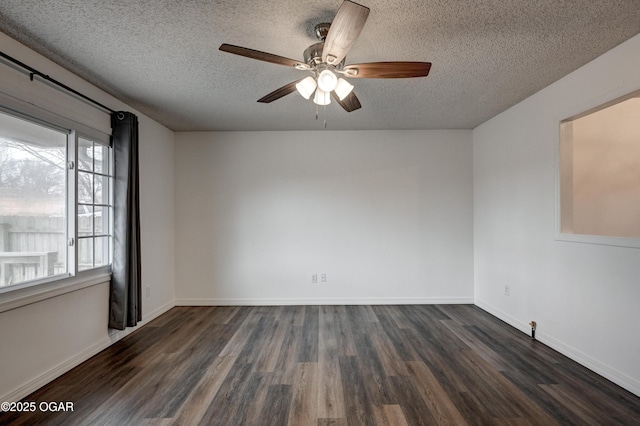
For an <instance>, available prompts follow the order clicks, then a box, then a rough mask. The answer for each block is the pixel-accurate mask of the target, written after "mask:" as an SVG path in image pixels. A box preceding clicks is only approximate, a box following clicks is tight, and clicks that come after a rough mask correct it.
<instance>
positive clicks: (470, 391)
mask: <svg viewBox="0 0 640 426" xmlns="http://www.w3.org/2000/svg"><path fill="white" fill-rule="evenodd" d="M23 401H36V402H40V401H71V402H73V403H74V411H73V412H47V413H43V412H34V413H11V412H8V413H0V424H3V425H4V424H7V425H9V424H10V425H12V426H13V425H34V424H35V425H37V424H46V425H61V426H69V425H83V426H84V425H87V424H105V425H110V424H113V425H121V424H136V425H138V424H140V425H169V424H172V425H173V424H175V425H192V424H202V425H242V424H244V425H249V426H252V425H260V426H262V425H274V426H275V425H278V426H280V425H285V424H291V425H306V424H309V425H321V426H326V425H338V426H345V425H366V426H371V425H404V424H407V425H425V424H434V425H464V424H467V425H544V426H549V425H554V424H559V425H560V424H561V425H563V426H564V425H589V424H598V425H600V424H607V425H608V424H620V425H632V424H640V397H638V396H636V395H633V394H631V393H630V392H628V391H626V390H624V389H622V388H620V387H619V386H617V385H615V384H613V383H612V382H610V381H608V380H606V379H603V378H602V377H600V376H598V375H597V374H595V373H594V372H592V371H590V370H588V369H586V368H585V367H582V366H580V365H578V364H577V363H575V362H574V361H571V360H569V359H568V358H566V357H564V356H563V355H561V354H559V353H557V352H555V351H553V350H552V349H550V348H548V347H546V346H544V345H543V344H541V343H540V342H538V341H533V340H531V339H530V338H529V336H527V335H526V334H524V333H521V332H520V331H518V330H516V329H514V328H512V327H509V326H508V325H507V324H505V323H504V322H502V321H500V320H498V319H496V318H494V317H492V316H490V315H489V314H487V313H486V312H484V311H482V310H481V309H479V308H477V307H474V306H471V305H402V306H253V307H251V306H244V307H177V308H174V309H172V310H170V311H169V312H167V313H166V314H165V315H162V316H161V317H159V318H157V319H155V320H154V321H152V322H150V323H149V324H147V325H146V326H143V327H141V328H140V329H138V330H136V331H135V332H134V333H132V334H130V335H129V336H127V337H125V338H124V339H122V340H121V341H119V342H117V343H115V344H114V345H112V346H111V347H109V348H107V349H106V350H104V351H102V352H101V353H100V354H98V355H96V356H94V357H93V358H91V359H90V360H88V361H86V362H84V363H82V364H81V365H79V366H78V367H76V368H75V369H73V370H71V371H69V372H68V373H66V374H64V375H63V376H61V377H59V378H58V379H56V380H54V381H52V382H51V383H50V384H48V385H47V386H44V387H43V388H41V389H39V390H37V391H36V392H34V393H33V394H31V395H29V396H28V397H26V398H25V399H24V400H23Z"/></svg>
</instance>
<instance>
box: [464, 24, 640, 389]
mask: <svg viewBox="0 0 640 426" xmlns="http://www.w3.org/2000/svg"><path fill="white" fill-rule="evenodd" d="M638 69H640V36H636V37H635V38H633V39H631V40H629V41H628V42H626V43H624V44H622V45H620V46H618V47H617V48H615V49H613V50H612V51H610V52H608V53H607V54H605V55H603V56H602V57H600V58H598V59H596V60H595V61H593V62H591V63H589V64H587V65H586V66H584V67H582V68H580V69H579V70H577V71H575V72H574V73H572V74H570V75H569V76H567V77H565V78H563V79H562V80H560V81H558V82H556V83H554V84H553V85H551V86H549V87H548V88H546V89H544V90H542V91H541V92H539V93H537V94H536V95H534V96H532V97H530V98H529V99H526V100H525V101H523V102H521V103H520V104H518V105H516V106H514V107H512V108H511V109H509V110H507V111H506V112H504V113H502V114H500V115H499V116H497V117H495V118H493V119H491V120H489V121H488V122H486V123H484V124H483V125H481V126H479V127H478V128H476V129H475V130H474V132H473V153H474V176H473V179H474V235H475V240H474V256H475V301H476V304H477V305H478V306H480V307H482V308H484V309H486V310H487V311H489V312H491V313H493V314H494V315H496V316H498V317H499V318H501V319H503V320H505V321H507V322H508V323H510V324H512V325H514V326H515V327H517V328H519V329H521V330H522V331H525V332H527V333H529V330H530V329H529V326H528V325H527V324H528V323H529V321H531V320H535V321H537V323H538V330H537V332H536V337H537V338H538V339H539V340H540V341H542V342H544V343H547V344H549V345H550V346H552V347H554V348H555V349H557V350H559V351H560V352H563V353H565V354H567V355H569V356H571V357H572V358H574V359H576V360H578V361H579V362H581V363H582V364H584V365H586V366H588V367H590V368H591V369H593V370H595V371H596V372H598V373H600V374H602V375H604V376H605V377H608V378H610V379H611V380H613V381H615V382H617V383H619V384H621V385H622V386H624V387H626V388H627V389H629V390H631V391H632V392H635V393H636V394H640V363H639V362H638V354H639V353H640V333H638V324H640V309H638V302H639V301H640V250H638V249H637V248H625V247H614V246H605V245H597V244H585V243H575V242H567V241H560V240H556V238H555V235H556V234H555V229H556V223H555V217H556V168H557V151H558V133H559V121H560V120H561V119H564V118H568V117H570V116H572V115H575V114H577V113H580V112H582V111H585V110H588V109H590V108H592V107H595V106H597V105H600V104H602V103H604V102H606V101H609V100H612V99H615V98H617V97H619V96H622V95H624V94H626V93H630V92H632V91H634V90H637V89H638V88H640V73H638ZM505 285H509V286H510V287H511V290H510V296H505V295H504V286H505Z"/></svg>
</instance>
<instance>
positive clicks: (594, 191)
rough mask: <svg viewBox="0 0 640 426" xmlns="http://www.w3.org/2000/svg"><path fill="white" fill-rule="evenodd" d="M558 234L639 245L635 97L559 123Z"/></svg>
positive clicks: (638, 109)
mask: <svg viewBox="0 0 640 426" xmlns="http://www.w3.org/2000/svg"><path fill="white" fill-rule="evenodd" d="M560 232H561V233H562V234H580V235H592V236H603V237H622V238H638V239H640V91H638V92H634V93H632V94H630V95H628V96H625V97H623V98H620V99H617V100H615V101H612V102H609V103H607V104H605V105H602V106H600V107H597V108H594V109H592V110H589V111H587V112H585V113H582V114H579V115H577V116H574V117H571V118H569V119H566V120H563V121H562V122H561V123H560Z"/></svg>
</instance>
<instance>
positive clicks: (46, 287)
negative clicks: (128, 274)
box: [0, 267, 111, 312]
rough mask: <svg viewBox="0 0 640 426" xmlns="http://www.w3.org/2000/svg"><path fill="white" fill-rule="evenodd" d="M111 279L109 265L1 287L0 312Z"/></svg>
mask: <svg viewBox="0 0 640 426" xmlns="http://www.w3.org/2000/svg"><path fill="white" fill-rule="evenodd" d="M110 280H111V271H110V268H109V267H104V268H100V269H95V270H91V271H84V272H79V273H78V274H77V275H76V276H73V277H71V276H62V277H59V278H57V279H53V280H51V281H49V282H45V283H26V284H25V285H20V284H18V285H16V286H9V287H0V312H6V311H10V310H12V309H17V308H20V307H22V306H26V305H30V304H32V303H36V302H40V301H42V300H46V299H50V298H52V297H56V296H60V295H63V294H66V293H71V292H72V291H77V290H80V289H83V288H87V287H91V286H94V285H98V284H102V283H105V282H108V281H110Z"/></svg>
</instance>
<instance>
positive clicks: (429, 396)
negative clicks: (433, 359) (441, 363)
mask: <svg viewBox="0 0 640 426" xmlns="http://www.w3.org/2000/svg"><path fill="white" fill-rule="evenodd" d="M406 364H407V370H408V372H409V377H411V379H412V380H413V383H414V385H415V386H416V389H418V392H420V395H421V396H422V400H423V401H424V402H425V404H426V405H427V408H428V409H429V411H430V412H431V415H432V416H433V418H434V420H435V424H437V425H451V426H463V425H466V424H467V422H466V421H465V420H464V418H463V417H462V414H460V411H458V408H456V406H455V404H454V403H453V401H452V400H451V398H449V395H447V393H446V392H445V390H444V389H443V388H442V386H441V385H440V382H438V380H437V379H436V377H435V376H434V375H433V373H431V370H429V368H428V367H427V366H426V365H425V364H424V363H423V362H422V361H407V363H406Z"/></svg>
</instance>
